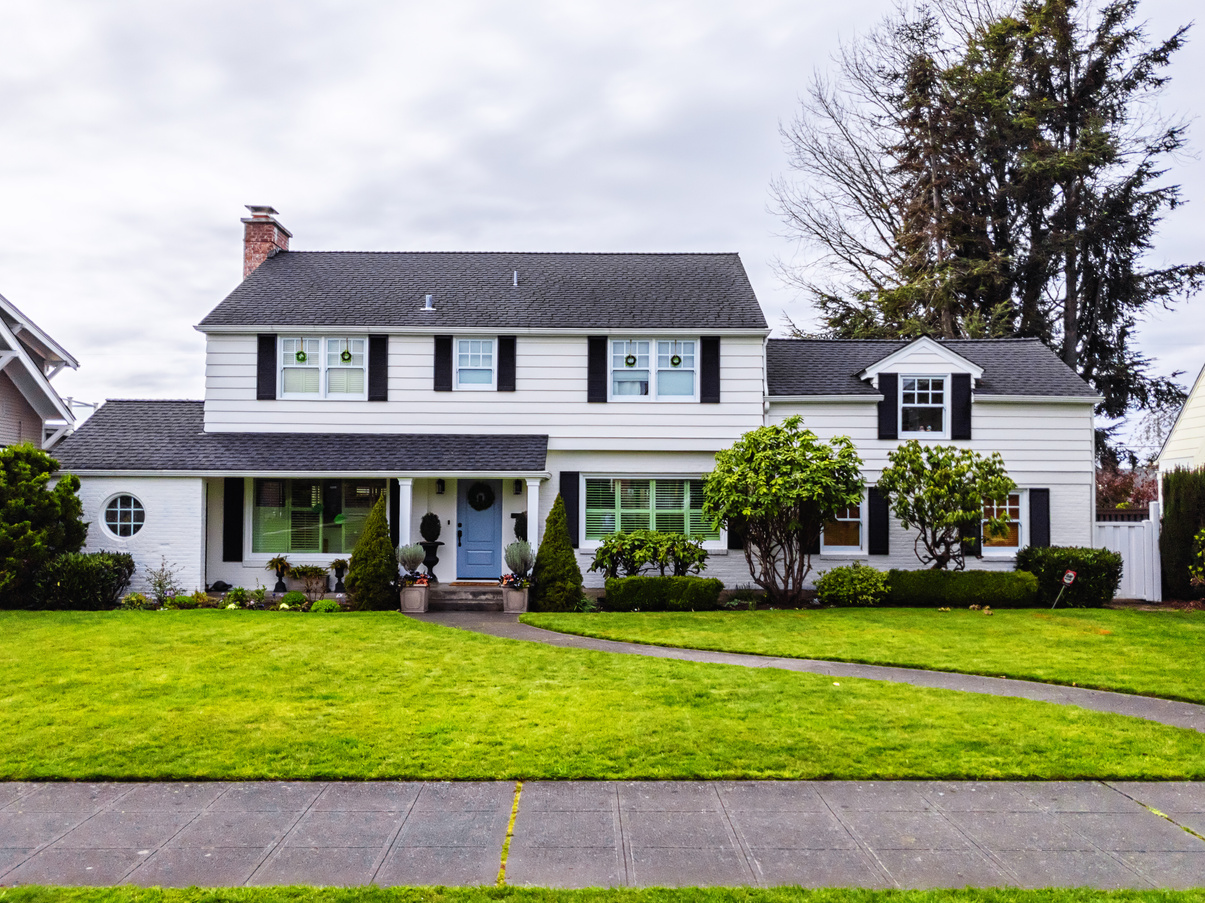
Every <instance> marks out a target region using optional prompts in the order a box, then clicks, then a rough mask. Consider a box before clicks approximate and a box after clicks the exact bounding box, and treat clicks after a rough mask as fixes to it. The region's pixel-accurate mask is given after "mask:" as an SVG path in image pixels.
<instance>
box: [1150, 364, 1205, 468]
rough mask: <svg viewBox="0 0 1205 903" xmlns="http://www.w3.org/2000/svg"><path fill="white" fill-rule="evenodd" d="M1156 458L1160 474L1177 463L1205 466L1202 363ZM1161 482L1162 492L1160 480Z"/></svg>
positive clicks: (1204, 371) (1204, 409)
mask: <svg viewBox="0 0 1205 903" xmlns="http://www.w3.org/2000/svg"><path fill="white" fill-rule="evenodd" d="M1158 461H1159V474H1160V476H1162V475H1163V474H1165V473H1167V472H1168V471H1170V470H1175V469H1176V468H1177V467H1185V468H1188V469H1189V470H1195V469H1196V468H1198V467H1205V367H1202V368H1201V372H1200V373H1198V374H1197V380H1196V382H1194V383H1193V384H1192V391H1191V392H1189V393H1188V398H1187V400H1186V401H1185V402H1184V406H1183V407H1181V408H1180V413H1179V414H1177V415H1176V422H1175V423H1174V424H1172V428H1171V432H1170V433H1168V434H1167V439H1165V440H1164V442H1163V448H1161V449H1160V450H1159V459H1158ZM1160 484H1161V485H1160V492H1162V491H1163V487H1162V480H1160Z"/></svg>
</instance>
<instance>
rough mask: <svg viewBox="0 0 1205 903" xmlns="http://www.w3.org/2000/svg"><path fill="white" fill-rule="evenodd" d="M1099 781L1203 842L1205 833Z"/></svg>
mask: <svg viewBox="0 0 1205 903" xmlns="http://www.w3.org/2000/svg"><path fill="white" fill-rule="evenodd" d="M1101 783H1102V784H1104V785H1105V786H1106V787H1108V788H1109V789H1110V790H1113V791H1116V792H1117V793H1120V794H1121V795H1122V796H1124V797H1125V798H1126V799H1130V800H1133V801H1134V802H1136V803H1137V804H1138V805H1139V806H1141V807H1142V808H1143V809H1145V810H1146V811H1148V812H1150V813H1152V814H1153V815H1158V816H1159V817H1160V818H1162V819H1165V820H1167V821H1169V822H1171V823H1172V824H1173V825H1175V826H1176V827H1177V828H1179V829H1180V830H1181V831H1183V832H1184V833H1186V834H1191V835H1192V836H1193V837H1195V838H1196V839H1197V840H1199V841H1201V842H1202V843H1205V835H1201V834H1199V833H1197V832H1196V831H1194V830H1193V829H1192V828H1190V827H1188V825H1182V824H1180V823H1179V822H1178V821H1176V820H1175V819H1174V818H1172V817H1171V816H1170V815H1168V814H1167V813H1166V812H1163V811H1161V810H1159V809H1156V808H1155V807H1154V806H1151V805H1149V804H1147V803H1144V802H1143V801H1142V800H1140V799H1138V797H1136V796H1131V795H1130V794H1128V793H1126V792H1125V791H1124V790H1122V789H1121V788H1120V787H1114V786H1113V785H1112V784H1111V783H1109V782H1108V781H1101Z"/></svg>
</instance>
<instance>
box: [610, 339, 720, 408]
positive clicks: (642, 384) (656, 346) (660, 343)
mask: <svg viewBox="0 0 1205 903" xmlns="http://www.w3.org/2000/svg"><path fill="white" fill-rule="evenodd" d="M697 345H698V343H697V342H696V341H695V340H694V339H652V338H649V339H612V340H611V400H613V401H640V400H660V401H693V400H695V399H696V398H698V391H699V381H698V367H697V363H696V352H697Z"/></svg>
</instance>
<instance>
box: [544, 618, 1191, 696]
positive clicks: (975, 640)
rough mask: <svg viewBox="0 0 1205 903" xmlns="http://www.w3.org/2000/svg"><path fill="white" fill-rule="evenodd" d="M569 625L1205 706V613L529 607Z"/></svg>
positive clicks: (602, 634)
mask: <svg viewBox="0 0 1205 903" xmlns="http://www.w3.org/2000/svg"><path fill="white" fill-rule="evenodd" d="M522 620H523V621H524V623H527V624H531V625H532V626H534V627H543V628H545V629H548V630H556V631H559V632H562V633H572V634H577V635H579V636H590V637H599V638H601V639H608V640H621V641H626V642H633V643H648V644H651V645H655V646H674V647H683V648H689V649H708V650H715V651H722V652H745V653H752V654H754V655H776V656H783V657H788V658H815V659H824V660H827V661H840V662H857V663H861V664H869V665H896V666H900V667H905V668H927V669H930V670H933V671H955V672H959V673H963V674H983V675H987V676H989V677H1010V678H1014V679H1022V680H1036V681H1041V682H1043V683H1054V684H1063V685H1065V686H1080V687H1087V688H1091V689H1096V690H1113V691H1115V692H1119V693H1135V694H1141V695H1146V696H1158V697H1162V698H1165V699H1177V700H1182V701H1185V702H1196V703H1205V683H1203V682H1202V681H1201V680H1200V675H1199V673H1198V671H1199V669H1198V668H1197V667H1196V663H1197V662H1198V661H1199V660H1200V650H1201V648H1202V645H1203V644H1205V612H1182V611H1167V612H1147V611H1114V610H1110V609H1091V610H1087V609H1076V610H1070V609H1069V610H1058V611H1049V610H1046V609H1040V610H1038V609H1014V610H1008V609H1000V610H997V611H995V612H994V613H993V614H992V616H991V617H986V616H984V615H983V613H982V612H977V611H969V610H955V611H949V612H941V611H937V610H934V609H912V608H884V609H869V608H831V609H821V610H818V611H756V612H750V611H733V612H726V611H725V612H715V611H712V612H647V613H643V612H635V613H632V612H606V613H600V614H526V615H524V616H523V617H522Z"/></svg>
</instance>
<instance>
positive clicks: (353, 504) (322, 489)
mask: <svg viewBox="0 0 1205 903" xmlns="http://www.w3.org/2000/svg"><path fill="white" fill-rule="evenodd" d="M384 491H385V481H384V480H340V479H328V480H314V479H302V480H276V479H258V480H255V481H254V487H253V494H252V505H251V551H252V552H253V553H263V554H268V555H283V554H288V553H291V552H311V553H315V554H320V555H346V554H349V553H350V552H351V551H352V549H354V548H355V547H356V540H358V539H359V538H360V533H362V532H363V530H364V521H366V520H367V519H368V513H369V512H370V511H371V510H372V506H373V505H374V504H376V501H377V499H378V498H380V496H381V493H382V492H384Z"/></svg>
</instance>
